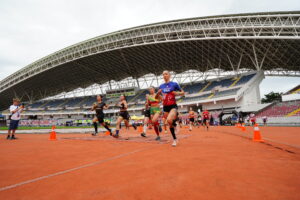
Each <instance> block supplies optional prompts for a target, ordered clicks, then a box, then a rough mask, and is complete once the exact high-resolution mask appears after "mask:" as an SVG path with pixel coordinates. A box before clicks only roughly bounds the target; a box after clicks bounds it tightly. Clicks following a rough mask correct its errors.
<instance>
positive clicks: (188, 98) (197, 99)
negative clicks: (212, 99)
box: [182, 93, 211, 103]
mask: <svg viewBox="0 0 300 200" xmlns="http://www.w3.org/2000/svg"><path fill="white" fill-rule="evenodd" d="M210 95H211V93H209V94H204V95H201V96H196V97H186V98H184V99H183V101H182V102H183V103H187V102H192V101H200V100H204V99H207V98H208V97H209V96H210Z"/></svg>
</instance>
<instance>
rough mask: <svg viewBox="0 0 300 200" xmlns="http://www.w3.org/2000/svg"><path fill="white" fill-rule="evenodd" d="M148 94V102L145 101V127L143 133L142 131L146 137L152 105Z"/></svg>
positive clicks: (142, 134)
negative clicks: (149, 102) (149, 103)
mask: <svg viewBox="0 0 300 200" xmlns="http://www.w3.org/2000/svg"><path fill="white" fill-rule="evenodd" d="M148 96H149V95H148V94H147V95H146V102H145V110H144V116H145V118H144V127H143V133H141V136H142V137H146V134H147V129H148V123H149V120H150V106H149V105H148Z"/></svg>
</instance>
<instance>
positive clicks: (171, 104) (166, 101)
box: [157, 71, 184, 146]
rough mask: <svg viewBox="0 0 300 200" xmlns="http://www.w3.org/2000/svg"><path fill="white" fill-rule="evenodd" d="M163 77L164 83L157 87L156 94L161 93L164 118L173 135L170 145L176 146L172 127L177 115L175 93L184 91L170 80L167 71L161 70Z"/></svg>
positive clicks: (176, 141)
mask: <svg viewBox="0 0 300 200" xmlns="http://www.w3.org/2000/svg"><path fill="white" fill-rule="evenodd" d="M163 78H164V81H165V83H163V84H161V85H160V87H159V91H158V93H157V95H160V94H163V111H164V118H165V119H166V121H167V123H168V125H169V128H170V132H171V134H172V137H173V143H172V146H176V145H177V143H178V140H177V138H176V135H175V129H174V125H173V123H174V120H175V119H176V116H177V108H178V107H177V104H176V99H175V96H176V95H182V96H183V95H184V91H183V90H182V89H181V88H180V86H179V85H178V83H176V82H172V81H170V79H171V75H170V72H169V71H164V72H163Z"/></svg>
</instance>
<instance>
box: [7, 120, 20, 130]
mask: <svg viewBox="0 0 300 200" xmlns="http://www.w3.org/2000/svg"><path fill="white" fill-rule="evenodd" d="M18 126H19V120H13V119H12V120H10V123H9V130H16V129H18Z"/></svg>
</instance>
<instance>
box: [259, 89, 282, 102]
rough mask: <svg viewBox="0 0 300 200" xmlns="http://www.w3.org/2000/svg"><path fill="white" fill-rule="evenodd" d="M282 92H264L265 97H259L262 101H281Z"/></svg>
mask: <svg viewBox="0 0 300 200" xmlns="http://www.w3.org/2000/svg"><path fill="white" fill-rule="evenodd" d="M281 95H282V93H279V92H270V93H269V94H265V97H264V98H262V99H261V102H262V103H272V102H281V101H282V97H281Z"/></svg>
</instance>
